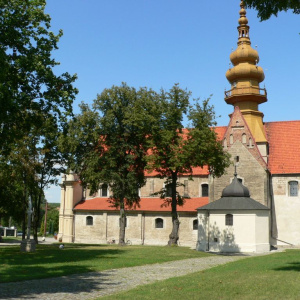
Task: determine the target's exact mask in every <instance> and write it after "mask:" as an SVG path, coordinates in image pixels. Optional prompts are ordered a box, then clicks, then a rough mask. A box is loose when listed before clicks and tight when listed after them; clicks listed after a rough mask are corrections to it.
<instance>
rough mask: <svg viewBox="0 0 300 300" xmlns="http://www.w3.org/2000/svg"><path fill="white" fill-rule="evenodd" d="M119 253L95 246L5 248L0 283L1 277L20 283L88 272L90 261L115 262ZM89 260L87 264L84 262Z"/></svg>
mask: <svg viewBox="0 0 300 300" xmlns="http://www.w3.org/2000/svg"><path fill="white" fill-rule="evenodd" d="M123 252H124V250H122V249H118V248H107V249H106V248H104V249H101V248H100V249H99V245H97V247H93V246H91V245H89V246H87V247H86V248H85V247H83V245H80V246H76V245H73V244H71V245H65V248H64V249H63V250H60V249H59V248H58V245H45V246H37V250H36V251H35V252H20V249H17V248H16V247H13V246H12V247H7V248H6V249H1V251H0V253H1V254H0V265H1V264H2V268H0V282H1V278H5V281H22V280H27V279H34V278H49V277H57V276H63V275H68V274H79V273H87V272H91V270H92V267H93V266H90V264H92V262H93V260H96V259H97V260H98V259H99V260H100V261H101V260H104V259H105V262H106V263H107V262H108V261H112V260H114V259H117V258H118V257H119V256H120V255H121V254H122V253H123ZM89 260H90V261H91V263H85V261H89ZM77 262H78V263H77ZM45 265H46V266H45ZM4 266H6V267H4Z"/></svg>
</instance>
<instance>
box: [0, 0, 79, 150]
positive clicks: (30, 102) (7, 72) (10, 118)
mask: <svg viewBox="0 0 300 300" xmlns="http://www.w3.org/2000/svg"><path fill="white" fill-rule="evenodd" d="M45 5H46V1H45V0H5V1H4V0H1V1H0V64H1V70H0V104H1V111H0V122H1V126H0V151H1V152H2V154H4V153H6V152H7V151H9V149H10V145H11V143H13V142H14V140H15V139H22V138H23V136H26V135H27V131H28V129H29V130H30V127H31V125H32V124H34V125H35V126H41V125H42V124H43V121H44V120H45V118H46V117H47V116H49V115H52V116H53V117H55V118H56V119H57V120H58V119H59V118H62V117H63V116H64V112H66V113H67V114H69V113H70V112H71V111H72V102H73V100H74V97H75V94H76V90H75V89H74V88H73V86H72V83H73V82H74V80H75V78H76V76H71V75H69V74H68V73H63V74H62V75H60V76H57V75H55V73H54V70H53V68H54V67H55V66H56V65H58V64H59V63H58V62H56V61H55V60H54V59H53V58H52V57H51V53H52V51H53V50H55V49H58V47H57V43H58V41H59V38H60V37H61V36H62V31H60V32H59V34H58V35H55V34H54V33H53V32H51V31H50V20H51V18H50V16H49V15H47V14H45V13H44V8H45Z"/></svg>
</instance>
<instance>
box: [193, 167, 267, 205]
mask: <svg viewBox="0 0 300 300" xmlns="http://www.w3.org/2000/svg"><path fill="white" fill-rule="evenodd" d="M268 209H269V208H268V207H267V206H265V205H263V204H261V203H259V202H257V201H255V200H254V199H252V198H250V193H249V190H248V189H247V188H246V187H245V186H244V185H243V184H242V183H241V182H239V181H238V179H237V174H236V173H235V174H234V178H233V180H232V182H231V184H230V185H228V186H227V187H226V188H225V189H224V190H223V192H222V198H221V199H219V200H217V201H213V202H211V203H209V204H207V205H204V206H202V207H199V208H198V209H197V210H198V211H199V210H268Z"/></svg>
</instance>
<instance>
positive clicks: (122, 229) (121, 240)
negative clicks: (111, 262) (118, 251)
mask: <svg viewBox="0 0 300 300" xmlns="http://www.w3.org/2000/svg"><path fill="white" fill-rule="evenodd" d="M125 227H126V215H125V209H124V198H123V199H122V200H121V201H120V232H119V245H121V246H124V245H125Z"/></svg>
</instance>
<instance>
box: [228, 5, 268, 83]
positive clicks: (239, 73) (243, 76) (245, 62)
mask: <svg viewBox="0 0 300 300" xmlns="http://www.w3.org/2000/svg"><path fill="white" fill-rule="evenodd" d="M240 7H241V10H240V18H239V26H238V28H237V29H238V32H239V38H238V43H237V44H238V47H237V49H236V50H235V51H233V52H232V53H231V55H230V60H231V62H232V64H233V66H234V67H233V68H232V69H229V70H228V71H227V72H226V78H227V79H228V81H229V82H230V83H231V84H233V83H234V82H237V81H239V80H255V81H256V82H257V84H258V83H259V82H262V81H263V80H264V78H265V75H264V71H263V69H262V68H261V67H258V66H256V64H257V63H258V62H259V55H258V52H257V51H256V50H254V49H253V48H252V47H251V41H250V37H249V29H250V27H249V26H248V19H247V17H246V10H245V8H244V2H243V1H242V2H241V4H240Z"/></svg>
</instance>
